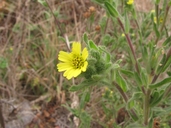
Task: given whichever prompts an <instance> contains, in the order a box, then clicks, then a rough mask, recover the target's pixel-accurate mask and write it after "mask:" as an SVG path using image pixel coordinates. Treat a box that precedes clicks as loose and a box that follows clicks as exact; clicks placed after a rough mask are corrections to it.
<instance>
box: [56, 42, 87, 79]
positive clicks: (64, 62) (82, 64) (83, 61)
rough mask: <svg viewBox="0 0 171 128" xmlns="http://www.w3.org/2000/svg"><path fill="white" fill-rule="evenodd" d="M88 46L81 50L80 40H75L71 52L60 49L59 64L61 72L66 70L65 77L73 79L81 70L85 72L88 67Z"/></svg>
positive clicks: (58, 67)
mask: <svg viewBox="0 0 171 128" xmlns="http://www.w3.org/2000/svg"><path fill="white" fill-rule="evenodd" d="M87 57H88V51H87V48H84V49H83V51H82V52H81V44H80V43H79V42H73V45H72V51H71V53H67V52H64V51H60V52H59V55H58V59H59V60H60V61H61V62H60V63H59V64H57V69H58V71H59V72H62V71H65V72H64V77H66V78H67V79H71V78H72V77H77V76H78V75H79V74H80V73H81V72H85V71H86V69H87V65H88V62H87Z"/></svg>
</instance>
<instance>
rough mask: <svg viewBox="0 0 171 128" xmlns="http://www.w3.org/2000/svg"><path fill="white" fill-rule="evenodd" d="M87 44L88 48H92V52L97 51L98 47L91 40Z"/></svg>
mask: <svg viewBox="0 0 171 128" xmlns="http://www.w3.org/2000/svg"><path fill="white" fill-rule="evenodd" d="M88 44H89V47H90V48H92V49H94V50H99V49H98V47H97V46H96V44H95V43H94V42H93V41H92V40H89V41H88Z"/></svg>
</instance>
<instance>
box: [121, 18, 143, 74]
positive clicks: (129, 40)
mask: <svg viewBox="0 0 171 128" xmlns="http://www.w3.org/2000/svg"><path fill="white" fill-rule="evenodd" d="M118 22H119V25H120V26H121V28H122V30H123V32H124V34H125V37H126V40H127V42H128V45H129V47H130V49H131V52H132V54H133V57H134V60H135V69H136V71H137V72H138V73H139V72H140V71H139V67H138V62H137V59H136V55H135V51H134V48H133V45H132V41H131V39H130V36H129V35H128V34H127V33H125V28H124V25H123V24H122V21H121V20H120V19H119V18H118Z"/></svg>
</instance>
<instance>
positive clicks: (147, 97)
mask: <svg viewBox="0 0 171 128" xmlns="http://www.w3.org/2000/svg"><path fill="white" fill-rule="evenodd" d="M150 94H151V90H150V89H148V90H147V93H146V95H145V98H144V124H145V125H148V118H149V113H150V104H149V103H150Z"/></svg>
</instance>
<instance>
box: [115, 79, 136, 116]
mask: <svg viewBox="0 0 171 128" xmlns="http://www.w3.org/2000/svg"><path fill="white" fill-rule="evenodd" d="M113 85H114V86H115V87H116V89H117V90H118V91H119V93H120V94H121V96H122V97H123V99H124V101H125V102H126V103H127V102H128V96H127V95H126V94H125V92H124V91H123V90H122V88H121V87H120V86H119V85H118V84H117V83H116V82H114V81H113ZM130 112H131V113H132V115H133V116H134V117H135V118H136V119H138V116H137V114H136V113H135V111H134V110H133V109H131V110H130Z"/></svg>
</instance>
